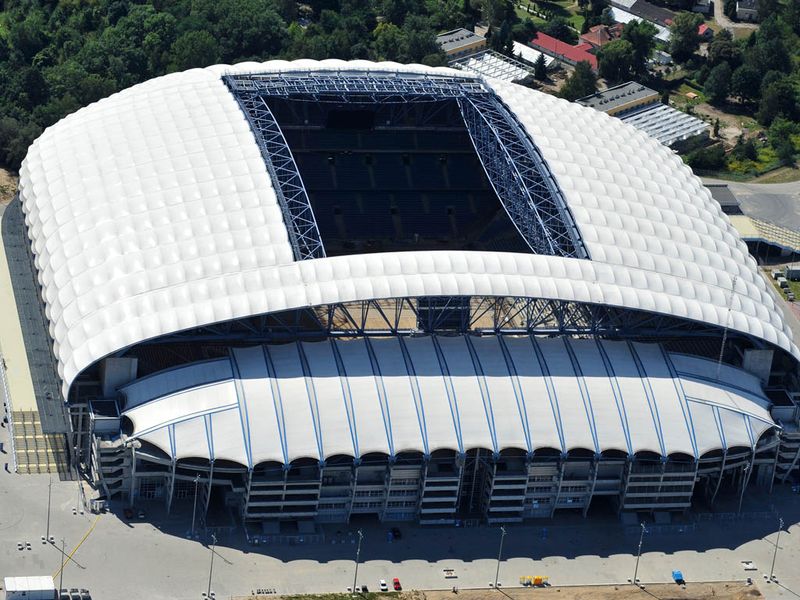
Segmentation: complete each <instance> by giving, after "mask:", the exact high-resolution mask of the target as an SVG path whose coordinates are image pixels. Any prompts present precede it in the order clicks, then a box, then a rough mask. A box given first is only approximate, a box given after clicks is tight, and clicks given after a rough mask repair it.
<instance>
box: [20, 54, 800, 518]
mask: <svg viewBox="0 0 800 600" xmlns="http://www.w3.org/2000/svg"><path fill="white" fill-rule="evenodd" d="M20 175H21V176H20V190H19V192H20V199H21V201H22V207H23V209H24V211H25V215H26V225H27V227H28V234H29V236H30V240H31V248H32V251H33V255H34V257H35V266H36V270H37V274H38V279H39V282H40V284H41V286H42V294H43V299H44V305H45V313H46V315H47V318H48V319H49V322H50V333H51V335H52V338H53V342H54V353H55V356H56V358H57V361H58V371H59V374H60V376H61V378H62V381H63V394H64V397H65V398H66V399H67V401H68V402H69V406H70V410H71V416H72V422H73V427H74V430H75V433H74V440H73V442H74V445H75V447H76V448H78V454H77V456H76V458H77V460H78V461H79V462H80V463H81V464H82V465H83V467H84V468H85V469H87V470H89V471H90V472H91V473H92V475H93V477H95V479H96V480H97V482H98V484H99V485H100V486H101V487H102V489H103V490H104V491H105V493H106V494H107V495H108V496H109V497H112V498H113V497H124V498H131V499H133V498H135V497H137V496H145V497H161V498H163V499H164V501H165V502H166V503H167V506H168V507H171V506H172V502H173V499H174V498H176V497H181V496H185V495H186V494H187V493H189V492H188V490H189V489H190V488H192V489H193V487H192V486H193V485H194V484H193V482H194V478H195V476H196V475H197V474H199V475H200V477H201V479H200V481H201V484H202V487H201V490H202V494H201V496H202V510H207V507H208V505H209V503H210V502H211V501H212V497H214V496H216V495H215V494H213V493H212V492H213V491H215V490H216V491H219V492H221V494H222V495H223V496H224V499H225V502H226V503H227V504H229V505H234V506H236V507H237V508H238V509H239V511H240V514H241V515H242V517H243V518H244V519H249V520H261V519H293V520H303V519H316V520H327V521H346V520H348V519H349V518H350V517H351V515H353V514H359V513H361V514H373V515H376V516H377V517H379V518H380V519H382V520H387V521H391V520H401V519H418V520H419V521H421V522H423V523H452V522H454V521H455V520H457V519H458V518H462V517H465V516H470V515H472V516H476V515H477V516H478V517H481V518H484V519H486V520H487V521H489V522H511V521H519V520H521V519H523V518H530V517H537V516H551V515H552V514H553V513H554V512H555V511H556V510H559V509H567V510H575V509H578V510H580V511H582V512H583V513H584V514H586V513H587V512H588V511H589V509H590V507H591V505H592V502H593V501H594V502H600V501H603V502H605V501H609V502H611V503H612V504H613V505H614V506H615V507H616V508H617V509H618V510H639V509H645V510H654V509H658V510H684V509H686V508H687V507H688V506H689V505H690V503H691V498H692V496H693V494H695V492H696V491H697V490H702V491H703V492H704V493H705V494H707V495H708V497H709V498H710V499H713V498H715V497H716V496H717V494H718V493H725V492H726V490H727V491H730V490H731V488H735V490H738V489H740V488H742V489H743V488H744V487H746V486H748V485H749V484H750V481H751V478H752V480H753V482H755V483H758V484H760V485H770V482H771V481H772V480H773V479H774V478H775V477H778V478H784V479H785V478H786V477H787V476H788V475H789V473H790V472H791V470H792V469H793V468H794V467H795V466H796V454H797V453H798V452H796V451H795V447H794V446H793V445H792V444H793V443H794V442H793V441H792V440H787V438H786V436H785V435H783V434H782V433H781V429H780V428H779V427H778V426H777V424H776V421H775V418H776V417H774V416H773V415H774V414H775V413H774V411H775V410H776V408H775V406H773V402H774V401H773V400H770V399H769V397H768V396H767V394H766V391H765V390H766V389H767V387H766V386H768V385H771V386H773V387H774V386H778V388H780V389H781V390H787V391H786V392H785V394H784V395H785V397H786V400H785V402H784V403H783V404H782V405H781V406H780V410H781V413H780V414H781V415H782V417H781V418H784V419H791V418H795V419H796V407H795V405H794V404H793V400H792V397H793V396H792V394H793V393H794V392H793V388H792V386H793V385H794V383H795V380H794V379H793V377H794V372H795V370H796V365H797V359H798V358H800V351H798V348H797V346H796V345H795V343H794V341H793V339H792V334H791V330H790V329H789V328H788V327H787V325H786V324H785V322H784V320H783V317H782V312H781V308H780V305H779V303H778V301H777V300H776V297H775V294H774V292H773V290H772V289H771V287H770V286H769V285H768V284H767V282H765V281H764V279H763V278H762V277H761V276H760V275H759V273H758V269H757V266H756V263H755V261H754V260H753V259H752V257H750V256H749V254H748V253H747V248H746V246H745V245H744V243H743V242H742V241H741V239H740V238H739V235H738V233H737V232H736V230H735V229H734V228H733V227H732V226H731V224H730V221H729V220H728V218H727V217H726V216H725V215H724V214H723V213H722V212H721V210H720V207H719V205H718V204H717V203H715V202H714V201H713V200H712V198H711V196H710V194H709V192H708V191H707V190H706V189H705V188H704V187H703V185H702V184H701V182H700V180H699V179H698V178H697V177H695V176H694V175H693V174H692V172H691V170H690V169H689V168H688V167H687V166H686V165H684V164H683V162H682V161H681V160H680V158H679V157H677V156H675V155H674V154H672V152H671V151H669V150H668V149H667V148H665V147H664V146H662V145H661V144H659V143H658V142H657V141H655V140H654V139H652V138H650V137H648V136H647V135H645V134H644V133H642V132H640V131H637V130H636V129H634V128H633V127H630V126H628V125H626V124H624V123H622V122H620V121H619V120H617V119H613V118H610V117H608V116H607V115H604V114H601V113H598V112H596V111H594V110H591V109H587V108H584V107H582V106H579V105H576V104H572V103H569V102H566V101H563V100H560V99H557V98H554V97H552V96H548V95H545V94H541V93H538V92H536V91H533V90H530V89H527V88H524V87H521V86H517V85H515V84H511V83H507V82H502V81H498V80H494V79H490V78H481V77H477V76H472V75H467V74H465V73H464V72H461V71H456V70H451V69H445V68H440V69H431V68H427V67H423V66H418V65H405V66H404V65H398V64H394V63H378V64H375V63H369V62H363V61H355V62H342V61H334V60H331V61H323V62H315V61H310V60H307V61H297V62H283V61H274V62H267V63H242V64H239V65H235V66H227V65H222V66H216V67H210V68H207V69H194V70H191V71H187V72H184V73H175V74H172V75H168V76H165V77H161V78H158V79H154V80H151V81H148V82H146V83H143V84H141V85H138V86H134V87H133V88H131V89H128V90H125V91H123V92H121V93H118V94H115V95H113V96H111V97H110V98H107V99H105V100H101V101H100V102H97V103H95V104H93V105H91V106H89V107H87V108H85V109H82V110H80V111H78V112H77V113H75V114H73V115H71V116H69V117H67V118H65V119H64V120H63V121H61V122H59V123H58V124H56V125H54V126H53V127H51V128H49V129H48V130H47V131H45V133H44V134H43V135H42V136H41V137H40V138H39V139H38V140H37V141H36V142H35V143H34V144H33V146H32V147H31V149H30V152H29V154H28V156H27V158H26V160H25V161H24V164H23V167H22V170H21V174H20ZM723 332H726V333H725V334H724V337H725V339H726V341H727V344H728V345H727V346H726V347H725V348H723V352H722V354H723V361H722V363H720V364H717V363H716V362H715V360H716V359H717V357H718V355H719V350H720V347H719V345H720V340H721V339H722V338H723ZM709 374H712V375H709ZM713 374H716V375H713ZM770 389H772V388H770ZM770 397H772V396H770ZM792 411H795V412H792ZM792 415H794V416H792ZM793 460H794V461H795V462H793ZM654 474H655V475H654ZM654 476H655V477H656V478H657V479H658V481H657V482H656V483H653V477H654ZM720 490H722V491H721V492H720ZM737 493H738V491H737Z"/></svg>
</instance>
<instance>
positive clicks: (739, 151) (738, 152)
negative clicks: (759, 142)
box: [731, 134, 758, 161]
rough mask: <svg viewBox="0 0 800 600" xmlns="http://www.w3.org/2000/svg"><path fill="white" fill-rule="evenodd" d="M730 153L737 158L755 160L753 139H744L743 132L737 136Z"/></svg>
mask: <svg viewBox="0 0 800 600" xmlns="http://www.w3.org/2000/svg"><path fill="white" fill-rule="evenodd" d="M731 154H732V155H733V156H734V157H735V158H737V159H739V160H753V161H754V160H757V159H758V151H757V150H756V145H755V144H754V143H753V140H746V139H744V134H742V135H740V136H739V139H738V140H737V142H736V145H735V146H734V147H733V150H731Z"/></svg>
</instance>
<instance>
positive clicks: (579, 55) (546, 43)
mask: <svg viewBox="0 0 800 600" xmlns="http://www.w3.org/2000/svg"><path fill="white" fill-rule="evenodd" d="M531 45H532V46H534V47H535V46H538V47H539V48H541V49H542V50H544V51H545V52H546V53H547V54H552V55H553V56H556V57H559V56H563V57H564V58H566V59H567V60H568V61H572V62H576V63H577V62H580V61H582V60H585V61H586V62H588V63H589V64H590V65H592V68H593V69H597V57H596V56H595V55H594V54H592V53H591V52H589V50H591V49H592V46H591V44H587V43H585V42H584V43H583V44H578V45H577V46H572V45H570V44H567V43H566V42H562V41H561V40H557V39H556V38H554V37H552V36H549V35H547V34H546V33H537V34H536V37H534V38H533V39H532V40H531Z"/></svg>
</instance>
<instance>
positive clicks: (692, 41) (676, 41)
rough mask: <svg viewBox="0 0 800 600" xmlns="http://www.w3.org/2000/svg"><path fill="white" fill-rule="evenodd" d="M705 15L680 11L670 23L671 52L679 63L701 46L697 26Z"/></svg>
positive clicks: (688, 57)
mask: <svg viewBox="0 0 800 600" xmlns="http://www.w3.org/2000/svg"><path fill="white" fill-rule="evenodd" d="M702 22H703V17H701V16H700V15H698V14H697V13H690V12H682V13H678V14H677V15H676V16H675V18H674V19H673V21H672V25H670V28H669V29H670V45H669V48H670V54H672V58H673V59H674V60H675V61H676V62H679V63H682V62H686V61H687V60H689V59H690V58H691V57H692V55H693V54H694V53H695V52H696V51H697V49H698V48H699V47H700V34H699V33H698V32H697V28H698V27H700V24H701V23H702Z"/></svg>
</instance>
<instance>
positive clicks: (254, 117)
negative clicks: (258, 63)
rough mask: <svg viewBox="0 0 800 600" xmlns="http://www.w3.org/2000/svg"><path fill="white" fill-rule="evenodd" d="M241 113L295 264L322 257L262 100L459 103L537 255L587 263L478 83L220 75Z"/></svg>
mask: <svg viewBox="0 0 800 600" xmlns="http://www.w3.org/2000/svg"><path fill="white" fill-rule="evenodd" d="M223 80H224V81H225V83H226V85H227V86H228V88H229V89H230V90H231V92H232V93H233V95H234V97H236V99H237V100H238V101H239V103H240V106H241V107H242V110H243V112H244V113H245V115H246V116H247V118H248V120H249V122H250V125H251V127H252V128H253V131H254V132H255V134H256V139H257V140H258V141H259V146H260V147H261V151H262V155H263V156H264V160H265V161H266V162H267V166H268V168H269V169H270V174H271V175H272V177H273V180H276V181H278V187H279V188H280V194H279V200H280V201H281V206H282V208H283V210H284V220H285V222H286V223H287V228H288V229H289V230H290V236H291V238H292V245H293V248H294V250H295V254H296V257H297V258H298V260H303V259H306V258H320V257H322V256H324V255H325V251H324V247H323V242H322V240H321V239H320V235H319V230H318V228H317V225H316V221H315V220H314V214H313V210H312V209H311V204H310V202H309V200H308V195H307V193H306V191H305V188H304V186H303V182H302V178H301V177H300V174H299V172H298V171H297V165H296V164H295V162H294V159H293V158H292V156H291V151H290V150H289V148H288V145H287V144H286V140H285V138H284V137H283V133H282V132H281V130H280V127H279V126H278V123H277V121H276V120H275V117H274V115H273V113H272V111H271V110H270V108H269V106H268V105H267V101H266V98H270V97H273V98H283V99H290V100H297V101H303V102H317V103H320V102H332V103H338V104H342V103H351V104H384V105H385V104H409V103H419V102H435V101H438V100H443V99H448V98H450V99H454V100H457V102H458V106H459V108H460V110H461V113H462V116H463V118H464V122H465V124H466V127H467V131H468V132H469V135H470V137H471V138H472V142H473V145H474V146H475V149H476V151H477V153H478V156H479V158H480V160H481V162H482V163H483V166H484V170H485V171H486V174H487V176H488V178H489V181H490V182H491V184H492V187H493V188H494V190H495V192H496V193H497V195H498V197H499V199H500V201H501V203H502V204H503V206H504V207H505V210H506V212H507V213H508V215H509V217H510V218H511V220H512V222H513V223H514V225H515V227H516V228H517V230H518V231H519V233H520V235H522V237H523V238H524V239H525V241H526V243H527V244H528V246H529V247H530V249H531V250H532V251H533V252H535V253H537V254H548V255H555V256H568V257H573V258H589V254H588V252H587V250H586V247H585V246H584V244H583V242H582V241H581V237H580V234H579V231H578V228H577V226H576V225H575V222H574V220H573V218H572V215H571V214H570V211H569V208H568V207H567V204H566V201H565V200H564V198H563V196H562V194H561V191H560V190H559V188H558V185H557V184H556V181H555V179H554V178H553V176H552V174H551V173H550V170H549V168H548V167H547V164H546V163H545V161H544V158H543V157H542V155H541V153H540V152H539V149H538V148H537V147H536V145H535V144H534V143H533V141H532V140H531V139H530V138H529V137H528V135H527V133H526V132H525V130H524V128H523V127H522V126H521V125H520V124H519V122H518V121H517V120H516V118H515V117H514V116H513V114H512V113H511V111H510V110H509V109H508V108H507V107H506V106H505V105H504V104H503V103H502V102H501V101H500V99H499V98H498V96H497V95H496V94H494V92H492V91H491V90H490V89H489V88H488V87H487V86H486V85H485V84H484V83H483V82H482V81H481V80H479V79H477V78H474V77H467V76H465V77H458V76H447V77H443V76H434V75H421V74H415V73H387V72H363V73H357V72H352V71H344V72H330V71H323V72H302V73H262V74H245V75H227V76H225V77H224V78H223Z"/></svg>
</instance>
